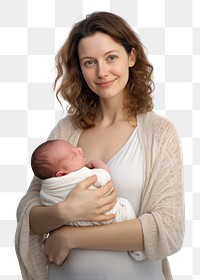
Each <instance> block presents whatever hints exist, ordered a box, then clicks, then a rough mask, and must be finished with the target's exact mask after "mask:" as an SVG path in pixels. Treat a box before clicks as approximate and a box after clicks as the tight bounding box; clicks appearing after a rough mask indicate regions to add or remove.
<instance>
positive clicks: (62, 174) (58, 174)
mask: <svg viewBox="0 0 200 280" xmlns="http://www.w3.org/2000/svg"><path fill="white" fill-rule="evenodd" d="M66 174H67V173H66V172H63V171H57V172H56V177H61V176H64V175H66Z"/></svg>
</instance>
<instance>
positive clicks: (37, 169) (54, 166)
mask: <svg viewBox="0 0 200 280" xmlns="http://www.w3.org/2000/svg"><path fill="white" fill-rule="evenodd" d="M85 163H86V162H85V157H84V154H83V151H82V149H81V148H80V147H74V146H73V145H71V144H70V143H68V142H67V141H64V140H49V141H46V142H44V143H42V144H41V145H39V146H38V147H37V148H36V149H35V150H34V152H33V154H32V157H31V166H32V170H33V173H34V174H35V175H36V176H37V177H39V178H40V179H47V178H51V177H59V176H63V175H66V174H68V173H70V172H72V171H76V170H78V169H80V168H82V167H84V166H85Z"/></svg>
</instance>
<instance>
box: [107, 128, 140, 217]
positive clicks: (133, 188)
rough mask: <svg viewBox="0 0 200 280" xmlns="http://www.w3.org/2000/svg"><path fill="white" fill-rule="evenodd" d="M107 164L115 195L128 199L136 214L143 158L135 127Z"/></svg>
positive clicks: (138, 210)
mask: <svg viewBox="0 0 200 280" xmlns="http://www.w3.org/2000/svg"><path fill="white" fill-rule="evenodd" d="M107 164H108V166H109V168H110V171H111V177H112V180H113V183H114V187H115V189H116V190H117V196H119V197H123V198H126V199H128V200H129V201H130V202H131V204H132V206H133V208H134V210H135V214H136V216H138V214H139V212H140V201H141V192H142V186H143V173H144V159H143V155H142V151H141V147H140V141H139V137H138V131H137V128H136V129H135V130H134V131H133V133H132V134H131V136H130V137H129V139H128V141H127V142H126V143H125V145H124V146H123V147H122V148H121V149H120V150H119V151H118V152H117V154H115V155H114V156H113V157H112V158H111V159H110V160H109V161H108V162H107Z"/></svg>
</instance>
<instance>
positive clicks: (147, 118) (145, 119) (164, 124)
mask: <svg viewBox="0 0 200 280" xmlns="http://www.w3.org/2000/svg"><path fill="white" fill-rule="evenodd" d="M137 119H138V126H139V127H140V128H141V129H143V130H144V131H151V132H153V133H164V132H166V131H169V130H170V131H176V129H175V126H174V124H173V123H172V122H171V121H170V120H169V119H167V118H166V117H165V116H162V115H160V114H158V113H156V112H153V111H151V112H147V113H144V114H140V115H138V117H137Z"/></svg>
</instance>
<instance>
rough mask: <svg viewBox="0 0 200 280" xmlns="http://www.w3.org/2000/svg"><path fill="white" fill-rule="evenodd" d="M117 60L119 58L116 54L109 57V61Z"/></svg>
mask: <svg viewBox="0 0 200 280" xmlns="http://www.w3.org/2000/svg"><path fill="white" fill-rule="evenodd" d="M116 59H117V56H116V55H114V54H112V55H109V56H108V61H114V60H116Z"/></svg>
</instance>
